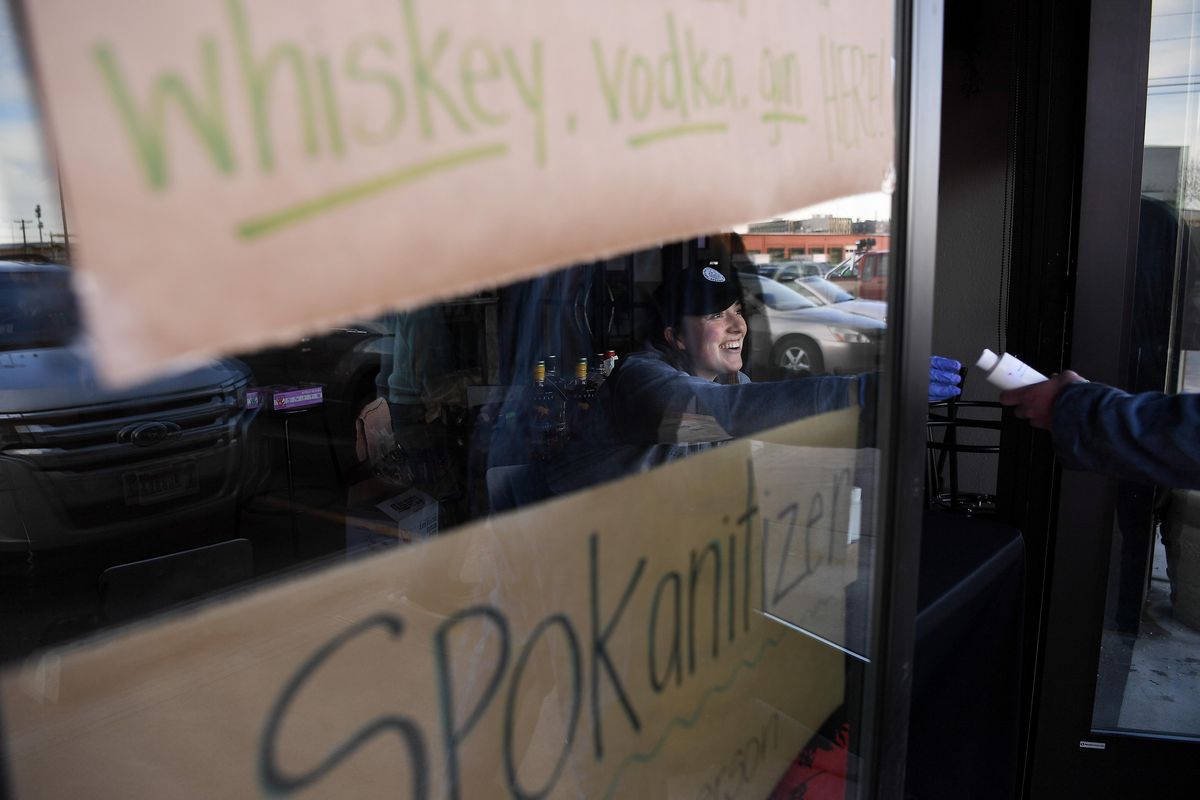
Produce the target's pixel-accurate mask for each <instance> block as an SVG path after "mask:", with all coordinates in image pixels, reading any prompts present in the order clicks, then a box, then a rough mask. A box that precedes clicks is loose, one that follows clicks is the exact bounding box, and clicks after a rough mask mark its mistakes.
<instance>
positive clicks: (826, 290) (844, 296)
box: [799, 278, 854, 303]
mask: <svg viewBox="0 0 1200 800" xmlns="http://www.w3.org/2000/svg"><path fill="white" fill-rule="evenodd" d="M799 283H801V284H803V285H804V286H806V287H808V288H809V289H811V290H812V291H814V292H816V293H817V294H819V295H820V296H821V297H823V298H825V300H826V302H829V303H844V302H846V301H847V300H853V299H854V295H852V294H850V293H849V292H847V291H846V290H845V289H843V288H841V287H840V286H838V285H837V284H833V283H830V282H829V281H827V280H825V279H824V278H801V279H800V280H799Z"/></svg>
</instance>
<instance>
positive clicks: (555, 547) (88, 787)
mask: <svg viewBox="0 0 1200 800" xmlns="http://www.w3.org/2000/svg"><path fill="white" fill-rule="evenodd" d="M855 421H856V414H855V412H854V411H852V410H851V411H842V412H836V413H833V414H827V415H823V416H821V417H818V418H814V419H810V420H805V421H802V422H800V423H797V424H795V425H793V426H788V427H787V428H786V429H783V438H782V439H780V438H775V439H774V440H773V441H771V442H749V441H739V442H734V443H731V444H729V445H728V446H726V447H722V448H718V449H715V450H713V451H710V452H707V453H704V454H702V455H699V456H696V457H694V458H690V459H686V460H684V461H681V462H677V463H674V464H672V465H670V466H667V467H663V468H660V469H657V470H654V471H653V472H651V473H648V474H646V475H643V476H639V477H637V478H633V479H628V480H624V481H619V482H616V483H612V484H608V485H605V486H602V487H600V488H598V489H595V490H593V491H589V492H586V493H582V494H578V495H573V496H569V497H566V498H562V499H560V500H556V501H552V502H550V503H547V504H544V505H541V506H538V507H536V508H533V509H528V510H525V511H522V512H518V513H515V514H512V515H509V516H505V517H498V518H495V519H493V520H491V521H490V522H488V523H486V524H482V525H476V526H472V527H469V528H465V529H462V530H460V531H458V532H456V533H453V534H450V535H446V536H443V537H440V538H437V539H433V540H430V541H428V542H425V543H423V544H419V545H413V546H410V547H406V548H401V549H399V550H397V551H394V552H392V553H390V554H385V555H380V556H376V557H374V558H371V559H366V560H363V561H359V562H354V563H352V564H348V565H346V566H344V567H341V568H338V569H336V570H331V571H328V572H326V573H323V574H320V575H316V576H312V577H309V578H305V579H301V580H297V581H295V582H293V583H290V584H287V585H284V586H282V587H279V588H275V589H272V590H267V591H262V592H259V593H257V594H255V595H253V596H251V597H249V598H246V599H242V600H239V601H237V602H233V603H230V604H228V605H226V606H222V607H216V608H213V609H210V610H208V611H205V612H203V613H199V614H195V615H191V616H189V617H186V618H183V619H180V620H178V621H173V622H168V623H165V624H159V625H155V626H153V627H149V628H146V629H144V630H141V631H137V632H134V633H130V634H127V635H123V636H121V637H120V638H117V639H116V640H113V641H109V642H103V643H99V644H93V645H85V646H78V647H74V648H65V649H61V650H58V651H54V652H51V653H49V654H46V655H44V656H41V657H37V658H34V659H31V660H30V661H29V663H27V664H25V665H22V666H20V667H17V668H14V669H12V670H10V671H8V672H7V673H5V674H3V675H0V698H2V700H3V712H4V719H5V724H6V730H5V740H4V743H5V746H6V747H7V748H8V753H7V756H8V758H7V764H8V766H9V768H10V770H11V778H12V784H13V789H14V792H15V797H16V798H21V799H24V798H36V797H88V798H128V797H167V796H178V795H179V794H180V793H181V792H183V793H186V794H191V795H195V796H204V797H231V798H233V797H256V796H263V795H269V796H274V797H317V796H319V797H375V796H387V797H408V798H426V797H451V798H468V797H502V796H513V797H534V796H536V797H578V796H587V797H595V798H617V797H620V798H627V797H647V798H651V797H652V798H659V797H668V796H669V797H696V798H705V797H709V798H716V797H726V796H731V792H733V791H734V790H737V791H738V792H740V793H739V794H737V796H745V797H763V796H766V794H767V793H769V791H770V789H771V787H772V786H773V785H774V783H775V782H776V781H777V780H778V779H779V777H780V775H781V774H782V773H783V771H784V770H785V769H786V767H787V765H788V763H789V762H790V761H791V759H792V758H794V756H795V755H796V754H797V753H798V752H799V750H800V749H801V748H802V747H803V745H804V743H805V742H806V741H807V740H808V738H809V737H810V736H811V735H812V732H813V731H814V730H815V729H816V728H817V727H818V726H819V725H820V724H821V723H822V721H823V720H824V719H825V718H826V716H827V715H828V714H829V713H830V712H831V711H832V710H833V709H834V708H836V707H837V706H838V705H839V704H841V703H842V702H843V699H844V697H843V694H844V686H843V674H844V673H843V670H844V663H843V656H842V655H841V654H840V653H839V652H838V651H836V650H835V649H833V648H830V647H827V646H825V645H823V644H820V643H819V642H818V641H816V640H815V639H812V638H809V637H807V636H804V635H802V634H799V633H797V632H795V630H794V629H793V627H792V626H789V625H784V624H781V623H780V622H777V621H775V619H774V618H773V617H774V616H776V615H770V614H768V613H764V609H765V608H766V607H767V606H771V607H776V608H778V607H781V606H782V600H783V598H785V597H787V596H789V595H791V596H798V595H797V594H796V590H797V589H798V588H799V587H803V586H804V585H805V583H806V582H811V581H819V580H822V579H823V576H827V575H835V576H836V575H843V574H846V573H849V574H851V575H853V574H854V572H855V570H854V569H849V570H847V564H846V562H847V560H849V561H852V560H853V557H854V556H853V553H852V551H849V550H847V549H846V548H845V547H844V546H841V547H835V548H834V549H833V550H825V549H824V547H823V546H822V545H821V542H825V541H828V539H827V530H828V524H827V521H826V520H820V519H811V518H810V517H811V515H808V510H809V509H812V508H813V507H814V505H815V504H820V505H822V506H823V508H824V509H826V511H827V512H828V513H829V514H831V515H834V516H838V517H839V518H841V519H844V518H845V510H846V507H845V503H844V501H843V500H841V499H837V500H835V498H837V497H845V493H844V492H843V493H842V494H839V488H838V487H839V485H840V483H839V481H840V478H839V477H838V476H840V475H841V474H842V473H843V471H844V470H845V469H846V468H847V465H848V464H852V463H853V459H854V451H853V450H848V449H845V442H846V441H847V440H852V439H853V435H854V426H855ZM787 440H791V441H800V442H808V444H807V445H805V446H797V445H795V444H786V443H782V442H785V441H787ZM814 441H820V442H829V443H833V444H838V442H840V445H839V446H833V447H818V446H814V445H813V444H812V443H813V442H814ZM789 457H790V459H791V461H792V463H793V464H794V465H797V466H804V467H805V468H806V471H805V472H804V474H803V475H802V476H801V477H799V478H797V476H796V475H795V474H793V475H792V476H790V477H789V478H787V479H786V480H777V479H776V478H773V477H772V475H775V476H779V475H782V473H781V472H780V471H779V470H778V469H777V468H778V466H779V465H781V464H782V463H783V461H784V460H786V459H787V458H789ZM770 464H773V465H774V467H773V468H771V467H769V465H770ZM818 464H821V465H824V466H823V468H822V469H820V470H818V469H816V468H815V467H813V465H818ZM765 466H767V467H768V468H764V467H765ZM817 497H821V498H822V500H820V501H816V500H814V498H817ZM791 505H796V506H797V507H799V508H801V509H804V510H805V514H802V515H801V516H800V517H798V518H797V519H798V521H797V523H796V524H795V526H794V527H793V528H792V529H790V530H791V533H790V534H788V531H789V529H788V528H787V527H786V526H784V527H783V528H781V527H779V526H778V525H777V524H775V523H776V521H777V520H779V519H781V518H782V517H787V513H786V510H787V508H788V507H789V506H791ZM768 521H770V522H771V523H772V525H771V526H766V525H764V523H765V522H768ZM806 526H807V528H806ZM780 532H782V533H784V534H785V535H791V536H792V537H793V539H794V540H795V541H802V540H803V539H804V537H805V535H806V533H815V534H816V535H814V536H812V537H811V540H810V547H809V548H808V549H807V551H804V550H801V549H796V548H792V550H793V551H794V553H793V554H792V555H789V556H787V557H786V558H784V559H782V560H780V559H773V560H771V561H770V562H768V560H767V559H765V558H764V549H765V548H766V547H768V544H767V542H768V540H769V538H770V537H772V536H775V535H776V534H778V533H780ZM804 558H807V561H804V560H803V559H804ZM801 567H803V568H805V569H807V573H808V574H806V575H805V574H800V573H801V571H802V570H801V569H800V568H801ZM779 574H782V575H784V576H785V578H786V580H785V584H786V585H785V584H780V583H779V581H778V579H777V576H778V575H779ZM825 587H826V591H827V592H828V593H827V594H826V595H825V596H823V597H821V598H819V600H820V601H822V602H823V603H824V604H825V605H826V606H828V607H832V606H840V605H841V604H843V603H844V601H845V591H846V585H845V583H844V582H839V581H836V580H835V581H832V582H829V583H826V584H825ZM800 594H802V592H801V593H800ZM817 599H818V598H815V597H814V601H816V600H817ZM788 607H789V608H791V609H792V610H793V611H796V612H798V613H802V614H803V613H806V612H805V610H804V609H802V608H800V607H799V606H797V605H796V604H794V603H793V604H792V605H790V606H788ZM839 613H840V612H839Z"/></svg>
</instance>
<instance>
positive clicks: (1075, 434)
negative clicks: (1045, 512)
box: [1052, 383, 1200, 489]
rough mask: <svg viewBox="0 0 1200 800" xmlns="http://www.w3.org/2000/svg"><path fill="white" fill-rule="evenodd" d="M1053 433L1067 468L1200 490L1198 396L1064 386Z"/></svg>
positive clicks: (1056, 404) (1092, 385)
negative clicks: (1128, 392) (1132, 392)
mask: <svg viewBox="0 0 1200 800" xmlns="http://www.w3.org/2000/svg"><path fill="white" fill-rule="evenodd" d="M1052 436H1053V439H1054V449H1055V451H1056V452H1057V453H1058V456H1059V458H1060V459H1061V460H1062V462H1063V464H1064V465H1065V466H1067V467H1069V468H1071V469H1086V470H1091V471H1093V472H1098V473H1100V474H1103V475H1109V476H1112V477H1115V478H1120V479H1122V480H1128V481H1134V482H1137V483H1152V484H1156V485H1158V486H1165V487H1168V488H1172V489H1200V395H1195V394H1177V395H1167V394H1162V393H1161V392H1143V393H1141V394H1127V393H1125V392H1122V391H1120V390H1119V389H1114V388H1112V387H1111V386H1105V385H1104V384H1100V383H1073V384H1069V385H1068V386H1066V387H1064V388H1063V389H1062V391H1061V392H1060V393H1059V395H1058V398H1057V399H1056V400H1055V402H1054V424H1053V430H1052Z"/></svg>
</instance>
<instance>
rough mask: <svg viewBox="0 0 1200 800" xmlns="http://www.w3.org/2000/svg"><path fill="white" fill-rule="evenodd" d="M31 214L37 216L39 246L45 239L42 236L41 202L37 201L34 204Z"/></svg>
mask: <svg viewBox="0 0 1200 800" xmlns="http://www.w3.org/2000/svg"><path fill="white" fill-rule="evenodd" d="M33 215H34V216H35V217H37V223H38V247H41V246H42V245H44V244H45V243H46V240H45V239H44V238H43V237H42V227H43V226H42V204H41V203H38V204H37V205H36V206H34V207H33Z"/></svg>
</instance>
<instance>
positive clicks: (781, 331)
mask: <svg viewBox="0 0 1200 800" xmlns="http://www.w3.org/2000/svg"><path fill="white" fill-rule="evenodd" d="M739 278H740V279H741V284H742V297H743V305H744V308H745V311H746V318H747V322H748V324H749V326H750V341H751V348H750V363H749V365H748V366H749V369H750V371H751V373H752V374H753V375H755V376H756V377H764V376H765V377H771V378H774V377H792V376H802V375H818V374H822V373H828V374H843V373H857V372H866V371H869V370H873V369H875V368H876V366H877V361H878V358H879V352H880V344H881V342H882V341H883V335H884V331H885V330H887V326H886V325H885V324H884V323H883V322H881V321H879V320H876V319H871V318H870V317H866V316H863V315H861V314H850V313H847V312H844V311H840V310H838V309H837V308H834V307H832V306H828V305H827V306H820V305H817V304H816V303H814V302H813V301H812V300H809V299H808V298H806V297H804V296H803V295H801V294H799V293H798V292H796V291H794V290H792V289H789V288H788V287H787V286H784V285H783V284H781V283H778V282H776V281H773V280H771V279H770V278H764V277H762V276H760V275H751V274H749V273H742V274H740V275H739Z"/></svg>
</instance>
